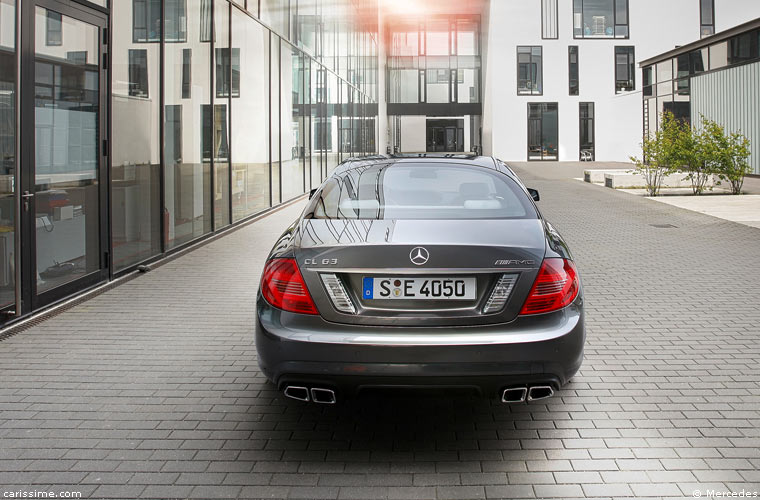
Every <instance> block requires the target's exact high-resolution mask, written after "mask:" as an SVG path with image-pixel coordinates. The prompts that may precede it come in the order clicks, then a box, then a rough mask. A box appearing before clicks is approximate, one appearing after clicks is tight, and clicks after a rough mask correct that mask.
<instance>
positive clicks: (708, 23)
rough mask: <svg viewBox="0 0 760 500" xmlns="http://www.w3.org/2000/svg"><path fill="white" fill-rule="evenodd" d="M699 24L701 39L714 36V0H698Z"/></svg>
mask: <svg viewBox="0 0 760 500" xmlns="http://www.w3.org/2000/svg"><path fill="white" fill-rule="evenodd" d="M699 24H700V27H699V33H700V36H701V37H702V38H704V37H706V36H710V35H713V34H715V0H699Z"/></svg>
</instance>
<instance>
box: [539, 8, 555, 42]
mask: <svg viewBox="0 0 760 500" xmlns="http://www.w3.org/2000/svg"><path fill="white" fill-rule="evenodd" d="M541 38H544V39H555V38H559V24H558V21H557V0H541Z"/></svg>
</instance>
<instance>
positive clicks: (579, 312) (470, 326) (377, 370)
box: [256, 157, 585, 385]
mask: <svg viewBox="0 0 760 500" xmlns="http://www.w3.org/2000/svg"><path fill="white" fill-rule="evenodd" d="M411 160H413V161H414V162H416V163H419V162H420V161H421V160H420V158H419V157H413V158H412V159H411ZM411 160H407V159H406V158H392V157H375V158H370V159H363V160H361V159H360V160H354V161H349V162H346V163H344V164H342V165H340V166H339V167H338V168H336V170H335V172H334V173H333V175H340V173H341V172H343V171H345V170H346V169H350V168H360V167H361V166H365V165H367V164H368V163H376V162H385V163H388V162H404V161H411ZM430 161H436V162H440V161H446V162H450V163H466V164H468V165H478V166H482V167H483V168H491V169H494V170H497V171H499V172H501V173H503V174H504V175H507V176H509V177H510V178H512V179H513V180H515V182H517V183H518V184H519V185H520V186H521V187H522V189H523V190H524V191H525V196H526V197H527V198H528V199H530V202H531V203H532V204H533V206H534V207H536V205H535V203H534V202H533V200H532V198H531V197H530V195H529V194H528V191H527V188H525V186H524V185H523V184H522V182H521V181H520V180H519V178H517V177H516V176H515V175H514V173H513V172H512V171H511V169H509V167H508V166H507V165H505V164H503V163H502V162H500V161H498V160H494V159H492V158H486V157H468V158H443V159H442V158H435V159H431V160H430ZM317 195H318V193H317ZM316 197H317V196H315V197H314V198H316ZM312 207H313V201H312V202H310V203H309V204H308V205H307V207H306V209H305V210H304V213H303V214H302V216H301V217H299V219H298V220H296V221H295V222H294V223H293V224H292V225H291V226H290V227H289V228H288V229H287V230H286V231H285V233H283V235H282V236H281V237H280V239H279V240H278V241H277V243H276V244H275V246H274V248H273V249H272V252H271V254H270V258H274V257H292V258H295V259H296V261H297V262H298V265H299V268H300V269H301V272H302V274H303V276H304V280H305V282H306V284H307V287H308V288H309V291H310V292H311V295H312V297H313V299H314V301H315V304H316V305H317V308H318V310H319V311H320V315H321V317H319V316H316V317H314V316H312V317H309V316H306V315H300V314H292V313H287V312H283V311H280V310H278V309H276V308H273V307H272V306H270V305H269V304H268V303H267V302H266V301H265V300H264V299H263V298H262V297H261V293H260V292H259V297H258V306H257V321H256V336H257V350H258V352H259V363H260V365H261V367H262V369H263V370H264V373H265V374H266V375H267V377H269V378H271V379H272V380H275V381H278V382H282V381H283V380H294V379H297V380H301V381H308V380H309V379H310V378H314V377H317V376H322V377H323V378H324V376H325V375H326V374H328V373H329V374H330V377H333V378H332V379H331V380H332V382H333V383H337V382H336V380H335V379H334V377H336V376H338V375H340V374H341V373H342V374H343V375H345V376H348V375H349V373H348V372H346V373H343V372H341V370H342V368H340V367H344V368H345V366H350V367H352V368H350V370H353V372H351V373H354V374H356V373H355V371H356V370H357V369H359V370H360V371H363V372H362V373H363V374H364V376H382V377H385V376H391V377H400V376H403V375H404V373H405V372H404V370H406V373H407V375H408V376H409V377H423V379H424V377H425V376H426V375H428V376H430V377H431V380H433V379H434V378H437V377H439V376H443V374H444V373H446V374H448V376H454V377H456V376H457V375H458V374H461V375H462V376H464V375H465V374H472V373H473V370H474V372H478V369H477V368H475V367H473V366H472V363H475V364H476V365H477V364H478V363H480V362H485V361H486V360H487V359H490V358H494V359H493V363H496V368H495V369H493V368H494V367H493V366H491V369H489V370H485V371H483V373H481V375H485V376H488V377H498V372H499V370H501V371H502V372H503V374H504V375H505V376H506V375H507V374H509V376H510V380H511V381H513V380H514V377H515V376H517V380H518V381H519V375H520V374H521V373H522V374H523V375H524V377H525V379H526V380H528V379H531V380H533V379H536V377H538V379H541V377H543V378H544V379H546V381H547V382H551V383H553V384H554V385H557V384H560V385H561V384H564V383H565V382H566V381H567V380H569V378H570V377H572V375H573V374H574V373H575V371H576V370H577V369H578V367H579V366H580V361H581V360H582V352H583V342H584V339H585V330H584V326H583V325H584V321H583V293H582V290H581V291H580V292H579V294H578V297H577V298H576V300H575V301H574V303H573V304H572V305H571V306H568V308H566V309H564V310H562V311H558V312H554V313H549V314H544V315H535V316H520V317H518V316H517V314H518V313H519V310H520V308H521V307H522V304H523V302H524V300H525V298H526V297H527V294H528V293H529V291H530V288H531V286H532V284H533V281H534V280H535V277H536V275H537V272H538V269H539V267H540V264H541V262H542V260H543V259H544V258H550V257H563V258H567V259H572V257H571V255H570V252H569V249H568V246H567V244H566V243H565V242H564V240H563V239H562V237H561V236H560V235H559V233H558V232H557V231H556V230H555V229H554V228H553V227H552V226H551V225H550V224H549V223H548V222H546V221H545V220H544V219H543V217H542V216H541V214H540V211H539V210H538V208H537V207H536V213H537V218H536V219H520V220H456V221H451V220H446V221H441V220H424V221H421V220H324V219H311V218H308V216H309V213H310V211H311V210H312V209H313V208H312ZM415 246H424V247H425V248H427V249H428V251H429V252H430V260H429V261H428V262H427V263H426V264H425V265H424V266H415V265H413V264H411V262H410V259H409V252H410V251H411V249H412V248H414V247H415ZM333 259H336V260H333ZM499 260H508V261H522V262H520V263H517V264H516V263H509V264H506V265H496V264H495V263H496V262H497V261H499ZM307 262H308V264H307ZM319 272H333V273H337V274H340V275H342V276H343V277H348V278H350V277H351V276H352V275H367V274H368V273H369V275H376V274H384V275H394V274H410V273H418V274H419V273H424V274H425V275H426V276H427V275H431V274H432V275H447V276H449V275H452V274H453V273H463V274H465V275H477V276H481V278H479V282H478V286H479V288H480V287H481V286H485V287H486V290H490V288H491V287H492V286H493V283H494V281H495V279H497V278H498V276H499V275H500V273H518V274H519V275H520V277H519V279H518V281H517V284H516V286H515V289H514V290H513V292H512V294H511V296H510V300H509V302H508V303H507V305H506V307H505V308H504V310H502V311H501V312H498V313H495V314H488V315H485V314H480V313H478V312H477V310H478V309H479V307H474V308H472V310H471V311H464V312H463V311H457V312H455V313H452V312H450V311H436V312H432V313H431V312H427V313H414V312H410V311H394V312H388V311H384V312H383V313H382V314H381V315H379V314H377V313H374V312H373V311H367V310H363V309H362V307H361V301H360V300H358V298H357V297H355V296H352V298H353V299H355V303H356V304H358V306H359V313H358V314H356V315H351V314H345V313H340V312H338V311H337V310H336V309H335V308H334V307H333V306H332V303H331V301H330V299H329V298H328V297H327V295H326V293H325V290H324V288H323V285H322V283H321V281H320V279H319V274H318V273H319ZM483 276H488V279H487V280H486V281H483V280H482V277H483ZM349 293H351V292H349ZM352 295H354V294H352ZM479 304H480V302H479ZM569 314H570V315H574V317H576V318H577V320H576V321H575V322H573V323H572V325H570V324H567V323H565V324H564V326H559V325H557V326H556V331H555V333H556V336H554V337H551V336H550V338H546V337H545V336H544V337H542V333H541V332H543V333H545V329H546V325H547V324H550V323H551V319H550V318H556V317H565V318H567V317H568V315H569ZM547 321H549V323H547ZM347 328H348V329H349V330H350V329H353V330H357V329H358V331H359V332H360V333H361V335H362V336H363V338H367V336H368V335H370V336H371V335H379V336H382V335H383V334H387V333H388V332H389V331H393V332H397V333H398V332H408V331H414V332H416V333H417V334H423V335H424V334H429V335H431V336H433V337H436V336H438V337H439V338H440V339H442V342H441V343H440V344H439V345H437V346H436V347H435V349H433V350H430V349H431V347H430V346H416V347H413V346H409V345H405V344H404V342H403V341H400V342H399V343H398V345H393V342H392V340H391V343H390V344H387V346H388V348H387V349H378V346H377V345H375V344H373V343H371V342H370V343H369V344H367V343H362V342H356V338H353V339H352V338H350V335H349V336H348V337H346V336H345V335H344V334H345V332H346V331H347V330H346V329H347ZM486 330H488V331H491V330H493V331H496V332H499V333H500V334H501V335H503V336H504V338H503V339H502V341H501V342H485V341H484V343H483V344H482V345H480V347H478V348H472V346H470V348H465V345H468V343H467V342H460V343H459V344H458V343H457V342H456V340H452V341H451V342H449V343H447V342H448V340H447V338H446V336H447V335H450V334H457V333H459V334H461V333H462V332H473V333H481V332H485V331H486ZM340 332H342V333H340ZM423 332H425V333H423ZM332 334H336V335H337V336H332V337H331V335H332ZM402 334H403V333H402ZM325 335H326V336H327V337H325ZM341 335H343V336H341ZM510 335H512V336H511V337H510ZM531 335H533V337H532V338H533V339H534V340H533V341H526V340H525V339H526V338H531ZM524 336H527V337H524ZM377 338H381V337H377ZM510 338H511V339H512V340H514V342H510V341H509V339H510ZM563 338H564V340H563ZM326 339H328V340H326ZM329 339H332V340H329ZM538 339H540V340H538ZM410 349H411V350H410ZM330 353H332V354H330ZM402 353H406V355H404V356H401V357H398V356H397V354H398V355H401V354H402ZM428 353H430V354H431V355H432V356H433V358H432V359H431V358H428V357H427V354H428ZM486 353H488V354H486ZM415 360H416V361H415ZM498 360H502V363H501V364H500V365H499V361H498ZM431 362H434V363H435V366H436V369H435V370H433V369H432V368H431V366H432V365H431V364H430V363H431ZM357 363H358V366H359V368H357V367H356V366H354V365H356V364H357ZM493 363H492V364H493ZM388 366H392V367H394V368H393V369H392V370H391V371H390V372H389V371H388V368H387V367H388ZM383 367H386V368H383ZM403 367H406V368H403ZM481 368H482V366H481ZM336 370H337V372H336ZM398 370H401V371H400V372H399V371H398ZM494 370H495V371H494ZM526 370H527V371H526ZM481 371H482V370H481ZM478 373H479V372H478ZM339 378H340V377H339ZM505 380H506V379H505ZM400 382H401V381H399V383H400ZM497 385H498V384H497Z"/></svg>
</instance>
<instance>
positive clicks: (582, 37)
mask: <svg viewBox="0 0 760 500" xmlns="http://www.w3.org/2000/svg"><path fill="white" fill-rule="evenodd" d="M575 1H576V0H573V5H572V7H573V17H572V18H571V19H572V22H573V23H574V22H575ZM577 1H580V2H581V22H582V21H583V1H584V0H577ZM611 1H612V19H613V24H612V36H604V37H601V36H590V37H586V36H585V35H583V34H581V35H576V34H575V26H573V38H574V39H576V40H628V39H630V38H631V7H630V0H611ZM621 1H622V2H625V18H626V19H627V22H626V23H625V24H618V22H617V9H616V5H617V2H621ZM618 26H625V27H626V28H628V30H627V33H626V35H625V36H617V35H615V28H616V27H618ZM582 30H583V28H581V31H582Z"/></svg>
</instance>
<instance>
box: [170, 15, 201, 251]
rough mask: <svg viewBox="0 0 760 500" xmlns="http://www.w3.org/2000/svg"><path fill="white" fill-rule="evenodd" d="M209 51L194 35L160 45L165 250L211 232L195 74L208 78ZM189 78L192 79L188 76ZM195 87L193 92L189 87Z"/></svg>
mask: <svg viewBox="0 0 760 500" xmlns="http://www.w3.org/2000/svg"><path fill="white" fill-rule="evenodd" d="M202 3H203V2H201V0H188V4H187V7H188V14H189V18H190V22H189V23H188V26H189V27H190V28H192V29H193V30H195V29H198V28H199V27H200V26H201V22H200V19H201V13H202V12H203V9H202ZM167 15H168V14H167ZM167 26H168V25H167ZM188 49H189V50H191V52H192V54H193V57H192V60H191V61H190V63H191V65H190V67H187V65H186V63H187V60H186V58H185V53H186V52H185V51H186V50H188ZM209 50H210V49H209V45H208V44H207V43H203V42H201V41H200V36H190V37H188V41H187V42H185V43H167V44H165V52H164V64H165V68H164V78H165V80H164V104H165V106H164V163H165V165H166V167H165V169H164V175H165V179H164V181H165V187H166V190H165V192H164V200H165V203H166V205H165V206H166V213H167V218H166V219H165V221H164V222H165V223H167V227H166V229H165V231H166V234H167V248H173V247H175V246H177V245H181V244H183V243H186V242H188V241H191V240H193V239H195V238H198V237H199V236H202V235H204V234H206V233H209V232H210V231H211V185H210V171H211V170H210V169H211V166H210V158H209V157H208V156H207V153H208V151H204V149H206V148H207V147H208V146H207V142H206V141H205V140H204V139H205V138H206V135H207V134H208V128H207V123H208V121H209V116H208V115H209V111H210V109H209V108H210V106H209V105H208V102H209V92H208V76H205V77H203V76H201V75H203V74H204V73H205V74H206V75H207V74H208V73H206V72H207V71H208V65H209V63H210V62H209V61H210V52H209ZM192 63H195V64H192ZM188 74H189V75H191V76H190V87H191V89H190V94H189V95H190V98H185V97H184V96H185V95H186V94H185V92H184V88H183V87H184V86H185V85H183V84H184V83H185V79H184V78H183V76H187V75H188ZM195 75H197V77H195V78H193V76H195ZM195 86H197V88H193V87H195ZM196 110H198V111H196ZM196 113H198V114H196ZM195 117H197V118H195ZM196 123H197V124H198V125H202V126H197V125H195V124H196Z"/></svg>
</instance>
